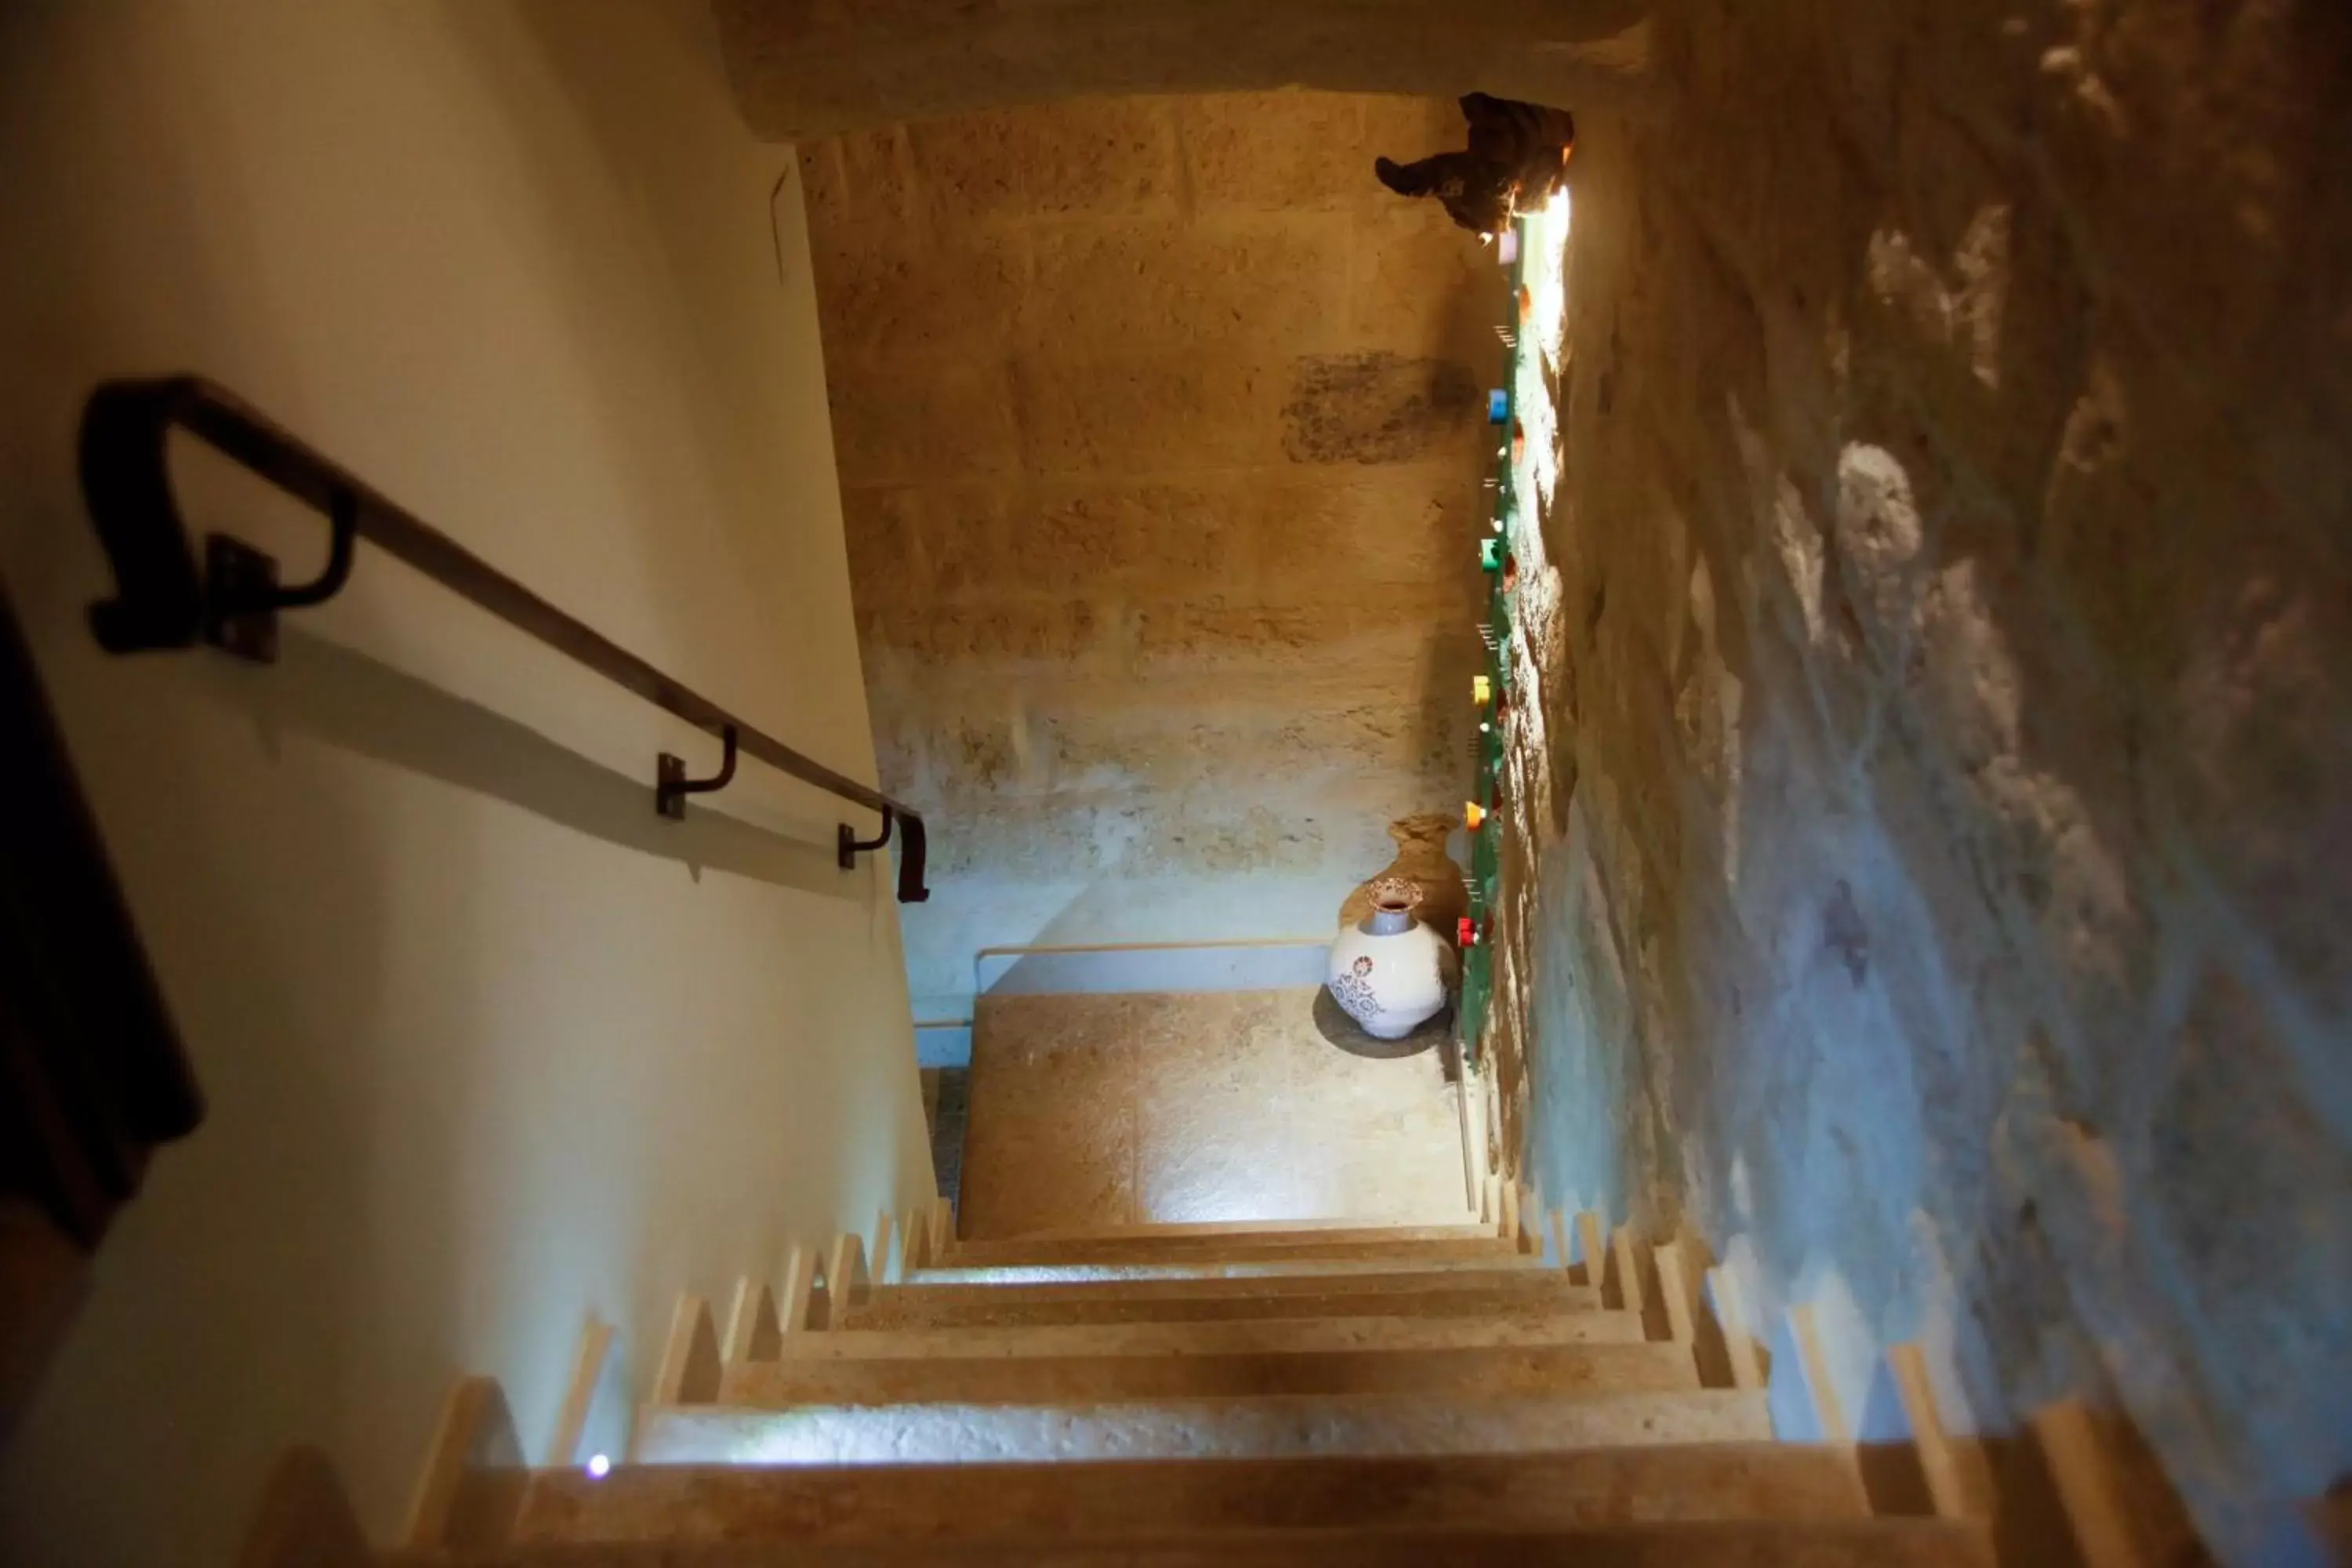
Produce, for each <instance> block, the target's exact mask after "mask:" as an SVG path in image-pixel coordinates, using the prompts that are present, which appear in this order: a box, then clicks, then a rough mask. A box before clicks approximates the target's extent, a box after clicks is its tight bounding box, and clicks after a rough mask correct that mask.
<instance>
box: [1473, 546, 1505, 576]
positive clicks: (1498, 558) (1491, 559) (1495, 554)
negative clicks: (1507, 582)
mask: <svg viewBox="0 0 2352 1568" xmlns="http://www.w3.org/2000/svg"><path fill="white" fill-rule="evenodd" d="M1478 568H1479V570H1480V571H1483V572H1500V571H1501V570H1502V569H1503V542H1502V541H1501V540H1499V539H1482V540H1480V541H1479V542H1478Z"/></svg>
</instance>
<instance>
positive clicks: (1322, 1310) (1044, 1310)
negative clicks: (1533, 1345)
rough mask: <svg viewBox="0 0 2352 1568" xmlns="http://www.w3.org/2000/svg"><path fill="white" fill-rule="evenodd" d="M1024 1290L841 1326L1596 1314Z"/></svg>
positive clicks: (1547, 1307) (873, 1313) (864, 1311)
mask: <svg viewBox="0 0 2352 1568" xmlns="http://www.w3.org/2000/svg"><path fill="white" fill-rule="evenodd" d="M1033 1295H1034V1292H1031V1291H1026V1290H1024V1291H1020V1292H1017V1293H1016V1292H1013V1291H1003V1290H998V1291H988V1292H983V1293H982V1294H981V1295H980V1296H978V1297H975V1298H966V1299H962V1300H944V1301H942V1300H922V1299H920V1297H919V1295H913V1294H903V1293H898V1292H891V1293H887V1294H885V1295H883V1296H880V1297H877V1299H876V1300H873V1301H871V1302H868V1303H867V1304H866V1305H865V1306H863V1307H860V1308H857V1309H856V1310H853V1311H851V1312H850V1313H848V1314H847V1317H846V1319H845V1322H844V1323H843V1325H842V1326H843V1327H845V1328H846V1329H848V1330H852V1331H857V1330H866V1329H951V1328H960V1327H961V1328H989V1327H997V1328H1017V1327H1024V1326H1026V1327H1045V1326H1050V1325H1057V1324H1084V1323H1195V1322H1209V1321H1220V1320H1227V1321H1230V1320H1241V1319H1257V1320H1305V1319H1315V1318H1345V1317H1362V1318H1374V1317H1394V1316H1399V1315H1410V1316H1412V1317H1414V1318H1421V1319H1432V1318H1453V1319H1474V1320H1475V1319H1486V1318H1492V1317H1496V1316H1500V1315H1510V1316H1512V1317H1516V1318H1521V1319H1524V1318H1526V1317H1528V1316H1529V1315H1531V1314H1535V1313H1549V1314H1552V1315H1563V1316H1564V1315H1570V1314H1579V1313H1592V1314H1594V1315H1611V1316H1613V1315H1615V1314H1601V1313H1600V1312H1599V1310H1598V1309H1597V1308H1596V1307H1594V1306H1593V1305H1592V1303H1591V1298H1590V1296H1589V1295H1580V1296H1566V1295H1563V1296H1558V1297H1552V1298H1549V1299H1547V1298H1543V1297H1530V1296H1528V1295H1526V1294H1523V1293H1520V1292H1517V1291H1496V1290H1463V1291H1426V1292H1421V1293H1417V1294H1414V1295H1412V1296H1411V1297H1410V1298H1409V1299H1402V1300H1401V1299H1400V1297H1399V1296H1398V1295H1396V1294H1381V1295H1352V1294H1349V1295H1328V1296H1289V1295H1267V1296H1261V1297H1247V1296H1226V1297H1182V1296H1178V1297H1166V1296H1163V1297H1156V1298H1155V1297H1150V1296H1127V1297H1117V1296H1114V1297H1110V1298H1108V1299H1105V1298H1100V1297H1096V1298H1091V1299H1089V1298H1083V1297H1082V1298H1080V1299H1077V1300H1031V1299H1030V1298H1031V1297H1032V1296H1033Z"/></svg>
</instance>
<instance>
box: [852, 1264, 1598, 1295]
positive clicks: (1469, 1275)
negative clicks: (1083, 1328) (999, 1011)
mask: <svg viewBox="0 0 2352 1568" xmlns="http://www.w3.org/2000/svg"><path fill="white" fill-rule="evenodd" d="M1445 1290H1507V1291H1517V1292H1519V1293H1521V1294H1524V1295H1527V1296H1530V1297H1535V1296H1543V1297H1552V1298H1557V1299H1559V1300H1580V1299H1582V1298H1586V1297H1591V1296H1592V1295H1593V1292H1592V1291H1591V1287H1589V1286H1584V1285H1579V1284H1576V1283H1575V1282H1573V1281H1572V1280H1570V1279H1569V1277H1568V1275H1567V1274H1566V1273H1564V1272H1563V1271H1561V1270H1559V1269H1557V1268H1515V1267H1505V1268H1427V1269H1423V1268H1393V1267H1391V1268H1373V1269H1363V1268H1347V1269H1339V1270H1333V1271H1325V1270H1321V1269H1317V1270H1310V1271H1305V1272H1292V1271H1289V1270H1284V1269H1276V1270H1273V1271H1270V1272H1265V1273H1248V1274H1212V1275H1181V1276H1177V1277H1173V1278H1166V1279H1152V1278H1143V1279H1116V1278H1113V1279H1045V1280H1036V1281H1028V1280H977V1279H956V1278H953V1277H951V1276H942V1275H935V1274H931V1273H929V1272H928V1271H926V1272H923V1273H919V1274H917V1275H916V1276H915V1277H914V1278H913V1279H908V1280H907V1281H906V1282H904V1283H902V1284H898V1285H892V1286H888V1287H886V1288H884V1289H877V1291H876V1292H875V1296H874V1299H875V1300H883V1299H886V1298H887V1297H890V1296H893V1295H896V1296H898V1297H900V1298H901V1299H919V1300H928V1301H933V1302H946V1301H956V1300H963V1301H977V1300H1003V1299H1004V1298H1005V1297H1007V1296H1009V1295H1013V1294H1016V1293H1017V1295H1018V1296H1019V1298H1020V1299H1021V1300H1024V1301H1031V1302H1045V1301H1085V1300H1119V1299H1128V1300H1210V1299H1216V1298H1235V1297H1239V1298H1256V1297H1265V1296H1312V1295H1318V1294H1328V1295H1335V1296H1336V1295H1349V1296H1368V1295H1413V1294H1433V1293H1436V1292H1439V1291H1445Z"/></svg>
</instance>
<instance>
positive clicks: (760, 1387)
mask: <svg viewBox="0 0 2352 1568" xmlns="http://www.w3.org/2000/svg"><path fill="white" fill-rule="evenodd" d="M1697 1386H1698V1373H1697V1370H1696V1365H1695V1363H1693V1361H1692V1359H1691V1352H1690V1349H1689V1347H1688V1346H1686V1345H1677V1344H1669V1343H1664V1342H1659V1343H1635V1344H1597V1345H1595V1344H1564V1345H1477V1346H1465V1345H1449V1346H1444V1347H1440V1348H1436V1349H1415V1348H1399V1347H1393V1346H1391V1347H1370V1348H1354V1349H1343V1348H1333V1349H1328V1350H1318V1351H1300V1350H1284V1351H1272V1352H1267V1351H1246V1350H1244V1351H1212V1352H1204V1353H1196V1354H1192V1355H1157V1356H1149V1355H1145V1356H1139V1355H1080V1354H1065V1355H1060V1356H1053V1357H1026V1358H1022V1359H1018V1360H1015V1359H1012V1358H1008V1357H1004V1356H974V1357H953V1358H951V1357H940V1356H932V1357H924V1358H922V1359H919V1360H908V1361H887V1360H876V1359H859V1360H846V1361H844V1360H833V1361H827V1360H819V1359H804V1358H797V1357H796V1358H794V1359H792V1360H789V1361H783V1360H779V1361H762V1362H745V1363H740V1364H739V1365H736V1366H734V1367H731V1368H730V1369H729V1370H728V1373H727V1375H726V1379H725V1382H724V1383H723V1384H722V1385H721V1388H720V1392H719V1403H721V1404H723V1405H751V1406H757V1407H761V1408H767V1409H778V1408H784V1407H789V1406H793V1405H874V1404H897V1403H904V1402H908V1401H926V1402H935V1403H955V1404H976V1405H984V1404H1011V1405H1034V1404H1040V1403H1044V1402H1045V1401H1048V1400H1072V1401H1085V1402H1092V1401H1100V1400H1113V1399H1160V1398H1213V1397H1246V1396H1250V1395H1255V1394H1390V1393H1396V1394H1406V1393H1456V1394H1539V1393H1562V1392H1568V1391H1570V1390H1599V1389H1610V1390H1622V1391H1629V1392H1630V1391H1636V1390H1659V1389H1676V1388H1696V1387H1697Z"/></svg>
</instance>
